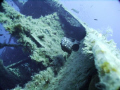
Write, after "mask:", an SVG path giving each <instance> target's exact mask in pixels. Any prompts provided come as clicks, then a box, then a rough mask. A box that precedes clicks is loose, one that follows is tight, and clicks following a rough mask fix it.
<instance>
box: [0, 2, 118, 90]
mask: <svg viewBox="0 0 120 90" xmlns="http://www.w3.org/2000/svg"><path fill="white" fill-rule="evenodd" d="M52 2H53V3H52ZM47 4H50V6H54V8H57V9H58V10H56V11H55V10H54V12H53V13H52V14H48V15H45V16H40V17H39V18H32V16H26V15H23V14H21V13H20V12H17V11H16V10H15V9H14V8H12V7H11V6H10V5H8V3H7V2H5V1H4V2H3V3H2V7H3V11H1V12H0V23H2V24H3V26H4V28H5V29H6V30H7V31H9V33H10V34H11V35H13V36H14V37H16V38H17V39H18V43H20V44H21V45H22V47H23V50H24V52H28V53H29V54H30V55H29V58H30V59H31V61H33V62H31V63H30V64H31V65H33V66H34V67H36V68H38V67H40V65H41V67H44V68H43V69H42V70H38V72H35V71H34V70H32V69H31V68H30V67H29V66H30V65H28V68H29V69H30V72H29V73H31V74H30V75H31V76H30V77H31V79H29V80H27V81H25V82H24V78H23V77H26V76H24V75H26V74H24V73H25V72H22V73H20V71H19V69H18V67H15V66H14V68H13V67H11V66H8V68H6V67H4V66H3V64H2V63H1V64H0V72H1V73H6V72H7V73H8V75H10V76H11V78H13V77H15V78H14V80H18V82H15V81H13V82H15V83H16V84H15V83H14V85H13V86H12V87H4V89H12V90H93V88H94V89H95V90H99V89H102V90H119V88H120V85H119V83H120V71H119V68H120V61H119V58H120V51H119V50H118V49H117V48H116V47H115V46H116V45H115V43H114V41H112V40H110V41H108V40H107V39H106V37H105V36H104V35H102V34H101V33H100V32H98V31H96V30H94V29H92V28H89V27H88V26H86V25H84V24H83V22H81V21H80V20H79V19H77V18H76V17H75V16H74V15H72V14H71V13H70V12H69V11H67V10H66V9H65V8H64V7H63V6H61V5H60V4H59V3H58V2H57V1H54V0H53V1H51V2H49V0H48V2H47ZM53 4H55V5H53ZM61 8H62V9H61ZM62 10H63V11H65V12H67V13H65V14H63V13H61V12H62ZM70 18H71V19H70ZM63 21H64V22H63ZM65 22H66V23H65ZM70 29H73V30H74V29H75V30H76V29H78V30H79V29H80V30H81V31H82V30H84V31H85V37H83V38H82V39H80V38H79V37H81V36H82V35H81V36H80V35H79V34H78V35H77V34H76V35H73V37H76V36H78V38H76V39H77V40H79V42H80V44H79V50H78V51H76V52H74V51H72V53H71V54H69V53H67V52H64V51H63V50H62V49H61V45H60V43H61V39H62V38H63V37H64V36H67V37H69V38H73V37H71V36H72V33H73V32H72V31H70ZM66 31H67V32H68V31H70V33H67V32H66ZM76 32H78V31H76ZM78 33H79V32H78ZM21 62H22V61H21ZM17 65H19V64H17ZM7 69H8V70H7ZM3 70H4V72H3ZM23 71H24V70H23ZM31 71H32V72H31ZM12 74H13V75H12ZM21 76H22V78H21V81H19V79H17V78H19V77H21ZM96 76H97V77H96ZM113 76H114V77H113ZM94 77H95V78H97V80H95V78H94ZM4 78H5V79H7V78H9V77H4ZM26 78H27V77H26ZM21 83H24V85H23V84H22V85H21ZM4 84H7V82H5V83H4ZM4 84H1V81H0V85H4Z"/></svg>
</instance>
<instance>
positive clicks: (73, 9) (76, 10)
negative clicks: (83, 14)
mask: <svg viewBox="0 0 120 90" xmlns="http://www.w3.org/2000/svg"><path fill="white" fill-rule="evenodd" d="M71 10H73V11H74V12H76V13H79V11H77V10H75V9H73V8H72V9H71Z"/></svg>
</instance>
